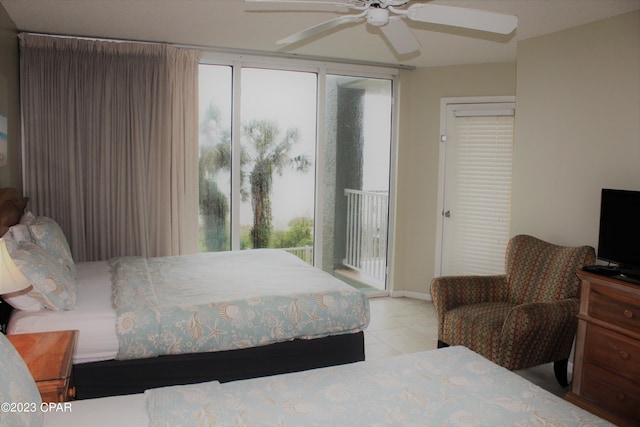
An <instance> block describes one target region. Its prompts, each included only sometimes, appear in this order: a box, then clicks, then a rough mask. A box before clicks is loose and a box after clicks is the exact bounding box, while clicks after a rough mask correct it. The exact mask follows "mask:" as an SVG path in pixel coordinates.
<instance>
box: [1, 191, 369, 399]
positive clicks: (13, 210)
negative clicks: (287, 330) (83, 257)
mask: <svg viewBox="0 0 640 427" xmlns="http://www.w3.org/2000/svg"><path fill="white" fill-rule="evenodd" d="M27 202H28V199H27V198H24V197H22V195H21V194H20V193H19V192H17V190H15V189H12V188H10V189H3V190H0V235H2V234H4V232H5V231H6V230H7V229H8V227H10V226H12V225H14V224H16V223H18V221H19V220H20V217H21V216H22V213H23V212H24V209H25V207H26V204H27ZM0 308H1V309H0V324H1V325H2V326H3V329H2V332H5V329H4V326H6V324H7V322H8V319H9V317H10V312H11V310H10V308H9V305H8V304H6V303H4V302H3V301H2V302H0ZM364 358H365V356H364V332H357V333H348V334H344V335H331V336H327V337H324V338H316V339H311V340H304V339H295V340H292V341H285V342H281V343H276V344H270V345H265V346H260V347H251V348H245V349H238V350H227V351H216V352H207V353H192V354H181V355H167V356H158V357H152V358H148V359H134V360H105V361H101V362H91V363H82V364H77V365H73V381H74V384H75V389H76V398H77V399H90V398H95V397H104V396H115V395H123V394H131V393H141V392H143V391H144V390H146V389H149V388H154V387H163V386H168V385H178V384H192V383H197V382H202V381H212V380H217V381H220V382H227V381H234V380H241V379H249V378H256V377H263V376H268V375H275V374H284V373H289V372H297V371H303V370H307V369H314V368H321V367H326V366H332V365H341V364H345V363H353V362H359V361H363V360H364Z"/></svg>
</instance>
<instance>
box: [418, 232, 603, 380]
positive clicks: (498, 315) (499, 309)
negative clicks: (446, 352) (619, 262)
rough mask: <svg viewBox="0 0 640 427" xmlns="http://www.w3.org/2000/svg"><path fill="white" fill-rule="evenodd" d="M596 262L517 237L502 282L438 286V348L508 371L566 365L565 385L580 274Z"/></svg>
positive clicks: (454, 280) (586, 251) (587, 254)
mask: <svg viewBox="0 0 640 427" xmlns="http://www.w3.org/2000/svg"><path fill="white" fill-rule="evenodd" d="M594 262H595V250H594V249H593V248H592V247H591V246H579V247H565V246H558V245H554V244H552V243H548V242H545V241H543V240H540V239H537V238H535V237H532V236H527V235H518V236H515V237H513V238H512V239H511V240H510V241H509V244H508V245H507V250H506V259H505V272H506V273H505V274H504V275H494V276H446V277H437V278H435V279H433V281H432V283H431V296H432V298H433V303H434V305H435V308H436V313H437V316H438V340H439V341H440V343H441V344H443V345H463V346H466V347H468V348H470V349H472V350H474V351H476V352H477V353H480V354H482V355H483V356H485V357H486V358H488V359H490V360H492V361H494V362H496V363H497V364H499V365H501V366H504V367H505V368H507V369H509V370H518V369H524V368H528V367H531V366H535V365H539V364H542V363H549V362H560V363H564V364H565V368H564V370H565V372H564V376H565V377H566V361H567V360H568V358H569V354H570V352H571V346H572V344H573V339H574V336H575V333H576V329H577V325H578V322H577V318H576V315H577V314H578V308H579V299H578V288H579V285H580V280H579V279H578V277H577V275H576V274H575V273H576V270H577V269H579V268H580V267H582V266H584V265H589V264H593V263H594ZM556 369H557V366H556ZM556 376H558V371H557V370H556ZM558 381H560V383H563V380H562V379H561V378H560V377H558ZM564 382H566V380H565V381H564Z"/></svg>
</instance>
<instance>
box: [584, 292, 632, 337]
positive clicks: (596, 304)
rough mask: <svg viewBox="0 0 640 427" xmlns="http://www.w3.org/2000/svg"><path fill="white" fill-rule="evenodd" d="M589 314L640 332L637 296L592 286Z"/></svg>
mask: <svg viewBox="0 0 640 427" xmlns="http://www.w3.org/2000/svg"><path fill="white" fill-rule="evenodd" d="M588 313H589V316H591V317H593V318H594V319H598V320H602V321H604V322H607V323H611V324H612V325H616V326H619V327H621V328H624V329H627V330H629V331H632V332H635V333H638V334H640V304H638V300H637V298H631V297H627V296H625V295H622V294H619V293H616V292H612V291H610V290H609V289H607V288H605V287H601V286H592V287H591V292H590V294H589V309H588Z"/></svg>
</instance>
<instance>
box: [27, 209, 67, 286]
mask: <svg viewBox="0 0 640 427" xmlns="http://www.w3.org/2000/svg"><path fill="white" fill-rule="evenodd" d="M29 231H30V232H31V238H32V239H33V241H34V242H35V243H37V244H38V246H40V247H41V248H42V249H44V250H46V251H47V252H49V253H50V254H51V255H53V256H54V258H55V259H56V260H58V262H59V263H60V264H61V265H62V266H63V267H64V268H65V269H66V270H67V271H68V272H70V273H71V275H72V277H75V275H76V265H75V263H74V262H73V257H72V256H71V249H69V243H68V242H67V238H66V237H65V235H64V233H63V231H62V229H61V228H60V226H59V225H58V223H57V222H55V221H54V220H53V219H51V218H47V217H45V216H40V217H38V218H36V220H35V221H33V222H31V223H30V224H29Z"/></svg>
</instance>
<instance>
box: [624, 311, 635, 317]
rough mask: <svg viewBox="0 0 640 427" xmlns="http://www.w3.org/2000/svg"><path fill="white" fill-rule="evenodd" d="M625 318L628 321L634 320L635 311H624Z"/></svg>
mask: <svg viewBox="0 0 640 427" xmlns="http://www.w3.org/2000/svg"><path fill="white" fill-rule="evenodd" d="M624 317H626V318H627V319H632V318H633V311H631V310H625V311H624Z"/></svg>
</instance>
